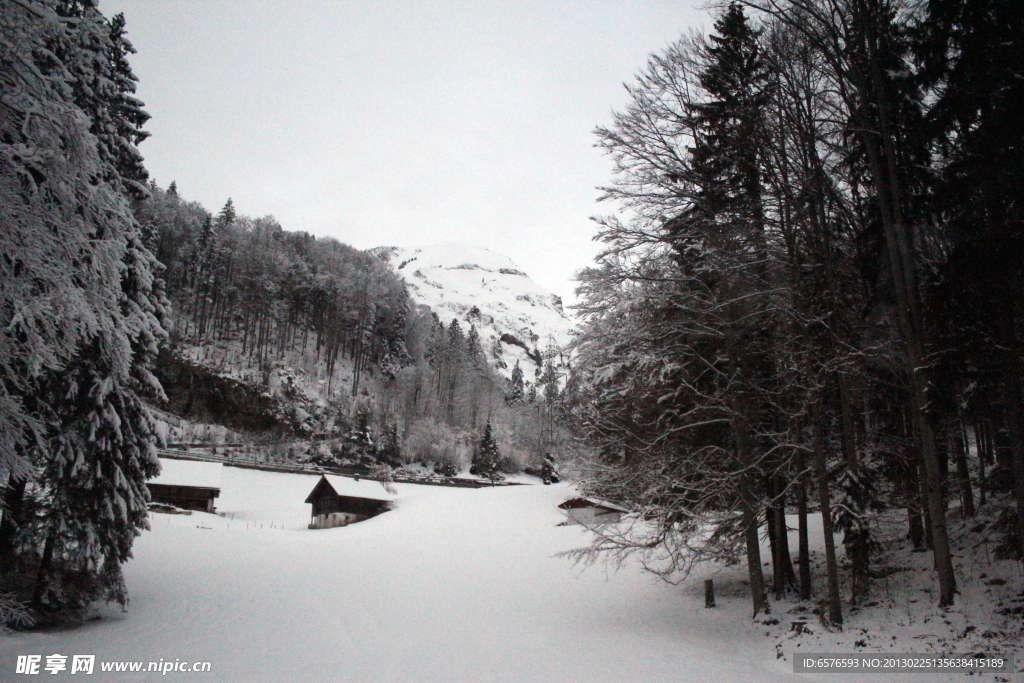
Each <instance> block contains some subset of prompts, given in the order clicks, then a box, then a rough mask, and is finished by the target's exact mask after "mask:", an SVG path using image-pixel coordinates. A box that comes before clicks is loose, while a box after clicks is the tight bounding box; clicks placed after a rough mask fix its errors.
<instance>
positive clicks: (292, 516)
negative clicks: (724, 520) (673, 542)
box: [0, 467, 1015, 683]
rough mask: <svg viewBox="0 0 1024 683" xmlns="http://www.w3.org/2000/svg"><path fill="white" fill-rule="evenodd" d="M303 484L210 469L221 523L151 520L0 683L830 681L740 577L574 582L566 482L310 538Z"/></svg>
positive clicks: (199, 516) (433, 498)
mask: <svg viewBox="0 0 1024 683" xmlns="http://www.w3.org/2000/svg"><path fill="white" fill-rule="evenodd" d="M316 481H317V477H315V476H308V475H292V474H276V473H267V472H259V471H254V470H246V469H238V468H233V467H225V468H224V471H223V475H222V483H221V485H222V495H221V497H220V498H219V499H218V500H217V507H218V512H219V513H220V515H209V514H205V513H194V514H192V515H191V516H184V515H165V514H154V515H153V517H152V527H153V528H152V531H151V532H149V533H145V534H144V535H143V536H142V537H141V538H140V539H139V540H138V541H137V543H136V546H135V559H134V560H132V561H131V562H130V563H129V564H128V565H127V578H128V585H129V589H130V591H131V596H132V598H131V605H130V609H129V610H128V611H127V612H126V613H122V612H121V611H120V610H119V609H114V608H106V609H105V610H103V611H102V618H101V619H98V620H97V621H94V622H92V623H89V624H87V625H86V626H84V627H81V628H78V629H74V630H67V631H51V632H44V633H27V634H18V635H14V636H11V637H7V638H3V639H0V680H3V681H8V680H32V678H31V677H29V676H23V675H15V674H14V673H13V672H14V670H15V660H16V657H17V655H19V654H20V655H25V654H39V655H43V662H44V664H45V657H46V655H49V654H53V653H58V654H64V655H73V654H95V655H97V662H103V661H112V660H115V661H116V660H135V661H145V662H149V661H157V660H159V659H161V658H162V659H164V660H165V661H168V660H169V661H174V660H175V659H181V660H184V661H189V662H191V661H209V662H211V671H210V672H209V673H181V672H178V673H175V672H171V673H168V674H166V676H162V675H160V674H158V673H149V674H146V673H141V674H131V673H101V672H100V671H99V664H97V667H96V673H94V674H93V675H92V676H90V677H86V678H85V680H101V681H128V680H132V681H134V680H139V681H145V680H158V679H164V680H172V679H173V680H180V681H188V680H204V681H239V682H245V683H260V682H272V681H287V682H289V683H293V682H294V683H303V682H317V681H339V682H347V681H352V682H367V683H368V682H373V681H445V682H447V681H465V682H467V683H483V682H486V681H544V682H545V683H558V682H561V681H565V682H570V681H572V682H574V681H586V682H587V683H598V682H600V681H609V682H612V681H615V682H616V683H621V682H626V681H636V682H641V681H642V682H657V681H676V682H688V681H714V682H719V681H721V682H732V681H737V682H738V681H759V682H761V681H780V680H801V681H816V680H835V679H836V676H813V675H795V674H793V673H792V660H791V651H792V650H791V648H792V647H794V641H791V640H787V639H785V638H782V637H780V638H776V639H772V638H767V637H765V634H766V632H768V631H769V630H772V628H774V630H776V631H778V632H779V633H780V634H781V633H782V632H783V631H784V627H785V626H786V625H787V623H786V622H785V619H784V623H783V624H782V625H781V626H775V627H769V626H764V625H761V624H759V623H756V622H751V620H750V615H749V598H748V596H747V595H746V594H744V593H743V592H742V591H740V590H737V588H738V587H739V586H740V584H739V581H738V578H737V577H739V576H741V574H742V572H739V571H738V570H733V569H730V570H728V572H726V573H724V574H719V575H718V576H719V579H717V580H716V583H717V582H718V581H721V582H722V586H723V592H721V593H720V594H719V608H717V609H713V610H706V609H704V607H703V598H702V596H701V595H699V591H698V590H697V587H696V584H694V583H692V582H688V583H684V584H683V585H681V586H678V587H674V586H670V585H667V584H665V583H663V582H659V581H658V580H656V579H654V578H653V577H651V576H650V575H647V574H644V573H642V572H641V571H640V570H639V569H638V568H636V567H635V566H626V567H625V568H623V569H621V570H620V571H618V572H613V571H607V570H605V569H604V568H602V567H592V568H590V569H587V570H582V569H581V568H579V567H574V566H573V565H572V564H570V563H569V562H568V561H567V560H565V559H562V558H559V557H556V554H557V553H558V552H559V551H563V550H566V549H570V548H574V547H578V546H580V545H583V544H585V543H586V541H587V533H588V532H587V531H586V530H584V529H582V528H581V527H578V526H557V525H558V524H559V522H561V521H562V520H563V519H564V517H563V516H562V514H561V513H560V512H559V511H558V510H557V509H556V507H555V506H556V505H557V504H558V503H559V502H561V501H562V500H564V499H565V498H567V497H569V495H570V494H571V490H570V489H569V487H568V486H566V485H564V484H563V485H556V486H540V485H534V486H513V487H503V488H493V489H478V490H468V489H456V488H444V487H433V486H419V485H409V484H399V485H397V489H398V496H397V504H396V509H395V510H394V511H392V512H388V513H385V514H383V515H381V516H379V517H376V518H373V519H371V520H368V521H366V522H363V523H360V524H355V525H352V526H349V527H344V528H337V529H329V530H318V531H310V530H308V529H307V528H306V525H307V524H308V522H309V515H310V506H309V505H306V504H304V503H303V502H302V501H303V500H305V498H306V496H307V495H308V494H309V492H310V491H311V490H312V488H313V486H314V485H315V483H316ZM360 485H367V486H378V484H376V483H374V482H369V481H363V482H360ZM221 515H222V516H221ZM794 543H795V539H794ZM794 547H795V546H794ZM730 572H731V573H730ZM730 577H732V578H730ZM730 582H731V583H730ZM730 586H732V588H731V589H730ZM777 614H778V612H776V615H777ZM783 617H785V615H783ZM787 618H788V617H787ZM847 640H848V638H847V634H842V635H841V636H837V641H836V642H837V645H834V646H832V647H831V648H829V649H831V651H838V652H842V651H851V647H850V646H849V645H847V644H846V642H847ZM777 642H780V643H783V657H782V658H779V657H778V656H777V653H776V649H775V644H776V643H777ZM910 642H913V641H910ZM839 643H842V646H841V647H840V646H839V645H838V644H839ZM816 644H820V643H816ZM825 644H827V643H825ZM803 649H804V650H805V651H807V646H806V645H805V646H804V648H803ZM817 651H822V650H817ZM826 651H827V650H826ZM890 651H891V650H890ZM922 651H923V650H922ZM69 661H70V660H69ZM69 669H70V667H69ZM42 675H43V676H45V677H46V678H47V679H50V678H57V676H51V675H49V674H46V673H45V672H42ZM61 675H66V676H67V677H68V678H71V679H72V680H76V679H77V678H81V677H82V675H81V674H74V676H71V675H68V672H67V671H65V672H64V673H63V674H61ZM838 678H839V679H841V680H843V681H847V682H852V681H857V680H864V681H873V682H874V683H881V681H883V680H907V681H926V680H927V681H933V680H944V679H941V678H937V677H934V676H928V675H926V676H920V675H908V676H905V677H903V678H898V677H897V678H894V677H887V676H880V675H865V676H860V675H851V674H844V675H842V676H840V677H838ZM955 678H956V677H955V676H951V677H950V680H953V679H955ZM978 678H979V677H974V678H973V679H972V680H978ZM985 680H991V677H990V676H986V677H985ZM1014 680H1015V679H1014Z"/></svg>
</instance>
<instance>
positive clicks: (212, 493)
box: [146, 458, 224, 512]
mask: <svg viewBox="0 0 1024 683" xmlns="http://www.w3.org/2000/svg"><path fill="white" fill-rule="evenodd" d="M223 469H224V466H223V465H221V464H220V463H219V462H197V461H194V460H174V459H171V458H160V474H159V476H157V477H156V478H155V479H150V480H149V481H148V482H146V486H147V487H148V488H149V495H150V498H151V499H152V501H153V502H154V503H165V504H167V505H173V506H174V507H178V508H182V509H185V510H199V511H200V512H216V511H217V508H216V507H215V506H214V503H213V501H214V499H215V498H219V497H220V476H221V472H222V471H223Z"/></svg>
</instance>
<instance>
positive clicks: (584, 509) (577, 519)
mask: <svg viewBox="0 0 1024 683" xmlns="http://www.w3.org/2000/svg"><path fill="white" fill-rule="evenodd" d="M558 508H559V509H560V510H564V511H565V514H566V516H567V517H568V518H569V520H568V521H569V523H570V524H582V525H583V526H596V525H598V524H611V523H614V522H617V521H619V520H620V519H622V515H623V514H625V513H626V512H628V510H626V509H625V508H623V507H619V506H618V505H616V504H615V503H609V502H608V501H606V500H599V499H597V498H570V499H569V500H567V501H565V502H564V503H562V504H561V505H559V506H558Z"/></svg>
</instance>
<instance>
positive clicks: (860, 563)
mask: <svg viewBox="0 0 1024 683" xmlns="http://www.w3.org/2000/svg"><path fill="white" fill-rule="evenodd" d="M839 403H840V410H841V412H842V425H843V431H842V434H841V436H842V439H841V441H842V446H843V457H844V458H845V460H846V466H847V467H849V468H850V470H851V471H852V472H853V473H854V474H855V475H856V477H857V478H856V481H857V482H858V484H859V482H860V475H861V470H860V461H859V458H858V457H857V448H856V435H855V434H854V426H853V410H852V402H851V400H850V391H849V388H848V385H847V382H846V375H845V374H844V373H843V372H839ZM850 493H851V494H852V496H853V498H854V499H855V501H856V502H857V503H858V504H859V505H864V504H866V502H867V501H864V500H862V497H863V491H861V490H857V491H852V492H850ZM863 512H864V509H858V510H857V513H863ZM861 522H862V521H861ZM870 540H871V539H870V535H869V533H868V530H867V528H866V525H865V524H864V523H860V524H859V525H858V527H857V528H854V529H846V530H845V531H844V534H843V544H844V545H845V546H846V556H847V557H849V558H850V574H851V577H850V578H851V582H850V603H851V604H854V605H856V604H857V603H859V602H862V601H864V600H866V599H867V597H868V594H869V592H870V589H871V584H870V579H869V568H870V566H869V565H870V559H871V558H870V556H869V550H870Z"/></svg>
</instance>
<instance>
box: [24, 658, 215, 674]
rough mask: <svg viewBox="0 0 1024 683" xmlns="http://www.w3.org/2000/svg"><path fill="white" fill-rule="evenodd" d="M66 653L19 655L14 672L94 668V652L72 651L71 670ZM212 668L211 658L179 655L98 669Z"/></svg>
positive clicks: (200, 670) (108, 664) (196, 670)
mask: <svg viewBox="0 0 1024 683" xmlns="http://www.w3.org/2000/svg"><path fill="white" fill-rule="evenodd" d="M68 659H69V657H68V655H62V654H58V653H54V654H52V655H46V657H45V664H44V658H43V655H18V659H17V663H16V664H15V666H14V673H16V674H24V675H27V676H34V675H37V674H40V673H44V672H45V673H48V674H54V675H55V674H58V673H61V672H64V671H67V672H68V673H71V674H86V675H90V674H92V673H93V671H94V670H95V669H96V655H71V656H70V659H71V664H70V671H68ZM211 669H212V665H211V664H210V662H183V661H181V658H178V659H175V660H174V661H171V660H164V659H161V660H160V661H157V662H117V661H111V662H100V671H103V672H112V673H138V672H142V671H146V672H154V673H159V674H160V675H161V676H166V675H167V674H169V673H207V672H209V671H210V670H211Z"/></svg>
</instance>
